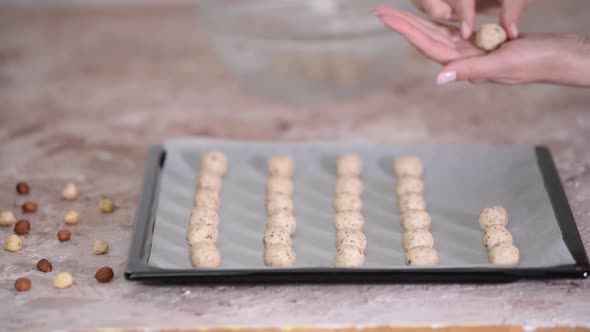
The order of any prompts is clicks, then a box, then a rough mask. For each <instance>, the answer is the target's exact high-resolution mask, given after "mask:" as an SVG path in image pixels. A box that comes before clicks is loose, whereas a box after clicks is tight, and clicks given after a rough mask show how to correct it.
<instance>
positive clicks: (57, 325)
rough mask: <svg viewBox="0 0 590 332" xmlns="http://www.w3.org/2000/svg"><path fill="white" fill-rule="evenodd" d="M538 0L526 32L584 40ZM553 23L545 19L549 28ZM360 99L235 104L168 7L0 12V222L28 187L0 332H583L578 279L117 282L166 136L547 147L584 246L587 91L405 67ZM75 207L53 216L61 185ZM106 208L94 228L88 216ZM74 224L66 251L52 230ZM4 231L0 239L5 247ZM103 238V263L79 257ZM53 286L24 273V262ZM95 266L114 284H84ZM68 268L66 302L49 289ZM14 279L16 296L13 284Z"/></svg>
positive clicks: (580, 14) (184, 18) (577, 23)
mask: <svg viewBox="0 0 590 332" xmlns="http://www.w3.org/2000/svg"><path fill="white" fill-rule="evenodd" d="M555 3H556V2H553V1H549V0H545V1H541V0H539V3H538V6H537V7H535V8H534V9H533V10H532V11H531V13H530V15H529V16H527V18H526V19H525V27H526V28H527V29H528V30H540V29H547V30H552V31H578V32H584V33H588V32H590V22H589V21H588V20H587V17H586V13H588V11H589V10H590V2H588V1H583V0H579V1H573V0H571V1H563V2H560V7H559V8H555V7H556V4H555ZM556 13H557V14H556ZM410 55H411V57H409V59H408V61H407V64H406V65H405V66H404V67H403V68H401V69H400V71H398V72H397V73H396V75H392V80H391V82H389V83H388V85H387V86H386V87H384V88H383V89H381V90H378V91H376V92H373V93H371V94H370V95H368V96H366V97H363V98H360V99H356V100H349V101H343V102H340V103H334V104H326V105H321V106H309V107H292V106H287V105H283V104H279V103H273V102H267V101H263V100H259V99H257V98H254V97H251V96H249V95H247V94H246V93H244V92H243V91H242V90H241V89H240V87H239V86H238V85H237V84H236V83H235V82H234V81H233V80H232V79H231V77H230V76H229V75H228V73H227V72H226V71H225V70H224V68H223V67H222V66H221V65H220V64H219V62H218V61H217V59H216V58H215V56H214V55H213V54H212V52H211V50H210V48H209V46H208V44H207V40H206V38H205V36H204V34H203V32H202V31H201V30H199V29H198V27H197V24H196V20H195V15H194V12H193V11H192V10H191V9H190V8H187V7H184V6H176V5H175V6H149V7H126V8H117V9H114V8H109V7H102V8H100V9H89V8H65V7H62V8H45V9H44V8H26V7H0V110H1V111H0V141H1V142H2V143H1V144H0V209H1V210H5V209H10V210H13V211H15V212H19V213H17V217H21V214H20V211H19V206H20V204H21V203H22V202H23V200H24V199H25V197H23V196H17V195H16V193H15V190H14V186H15V183H16V182H17V181H19V180H24V181H27V182H29V183H30V185H31V187H32V192H31V193H30V195H29V196H28V197H26V199H32V200H34V201H36V202H38V204H39V211H38V212H37V213H36V214H33V215H30V216H29V219H30V221H31V224H32V230H31V233H30V234H29V235H27V236H25V237H24V238H23V241H24V249H23V251H21V252H19V253H16V254H13V253H8V252H6V251H1V252H0V298H1V299H3V301H2V302H1V303H0V308H1V310H0V322H1V323H0V325H1V326H2V329H6V330H20V329H64V328H86V327H94V328H96V327H120V328H148V329H157V328H170V327H174V328H188V327H201V326H212V327H219V326H244V327H257V326H292V325H298V326H300V325H316V324H319V325H331V326H334V325H338V326H340V325H342V326H360V325H435V326H439V325H447V324H514V325H523V326H553V325H579V326H590V305H589V304H590V303H589V300H588V299H589V298H590V284H589V283H588V281H586V280H560V281H547V282H517V283H512V284H504V285H338V286H326V285H305V286H304V285H290V286H206V287H205V286H191V285H182V286H179V285H177V286H164V285H150V284H143V283H139V282H129V281H127V280H125V279H124V277H123V273H124V271H125V266H126V254H127V250H128V246H129V237H130V235H131V230H132V226H133V216H134V212H135V208H136V204H137V201H138V198H139V197H138V195H139V191H140V185H141V183H140V182H141V176H142V170H143V163H144V160H145V157H146V152H147V149H148V147H149V145H150V144H155V143H159V142H162V141H163V140H165V139H168V138H173V137H178V136H187V135H195V136H212V137H223V138H230V139H242V140H313V139H370V140H375V141H381V142H390V143H410V142H411V143H439V144H440V143H444V144H456V143H458V144H462V143H470V144H525V145H534V144H545V145H547V146H549V147H550V148H551V149H552V151H553V152H554V154H555V158H556V162H557V166H558V168H559V172H560V174H561V176H562V178H563V180H564V183H565V188H566V191H567V194H568V197H569V199H570V203H571V206H572V209H573V212H574V215H575V217H576V219H577V223H578V226H579V229H580V232H581V234H582V237H583V240H584V244H585V245H586V248H590V148H588V142H590V109H589V107H590V106H589V105H590V93H589V91H588V90H584V89H573V88H565V87H556V86H548V85H535V86H514V87H506V86H496V85H490V86H471V85H467V84H458V85H453V86H449V87H444V88H440V87H437V86H436V85H435V84H434V78H435V73H436V71H437V68H438V66H436V65H433V64H430V63H429V62H428V61H426V60H425V59H424V58H422V57H421V56H419V55H418V54H417V53H411V54H410ZM70 181H72V182H75V183H77V184H78V186H79V188H80V191H81V197H80V199H78V200H77V201H74V202H65V201H63V200H62V199H61V196H60V193H61V189H62V187H63V185H64V184H65V183H66V182H70ZM104 196H107V197H111V198H112V199H114V201H115V202H116V204H117V205H118V206H119V209H118V210H116V211H115V212H114V213H113V214H108V215H103V214H101V213H100V212H99V211H98V208H97V202H98V200H99V199H100V198H101V197H104ZM72 209H73V210H77V211H79V212H80V214H81V221H80V223H79V225H77V226H75V227H71V229H72V231H73V235H72V239H71V240H70V241H69V242H65V243H59V242H58V241H57V239H56V237H55V233H56V232H57V230H58V229H59V228H61V227H62V226H63V222H62V221H61V218H62V215H63V213H65V212H66V211H68V210H72ZM10 233H11V229H8V228H2V229H0V237H1V238H2V239H4V238H5V237H6V236H8V234H10ZM95 239H106V240H107V241H109V242H110V244H111V251H110V252H109V253H108V254H107V255H105V256H95V255H93V253H92V250H91V245H92V242H93V241H94V240H95ZM43 257H46V258H48V259H50V260H51V261H52V262H53V265H54V272H52V273H51V274H48V275H42V274H41V273H40V272H38V271H36V270H35V269H34V266H35V263H36V261H37V260H38V259H40V258H43ZM103 265H110V266H111V267H113V269H114V270H115V279H114V280H113V281H112V282H111V283H109V284H98V283H97V282H96V281H95V280H94V273H95V271H96V269H97V268H98V267H100V266H103ZM56 271H68V272H70V273H72V274H73V275H74V277H75V279H76V284H75V285H74V287H72V288H70V289H67V290H57V289H55V288H54V287H53V286H52V278H53V276H54V275H55V273H56ZM18 277H28V278H30V279H31V280H32V282H33V287H32V289H31V290H30V291H29V292H26V293H16V292H15V291H14V288H13V284H14V280H15V279H16V278H18Z"/></svg>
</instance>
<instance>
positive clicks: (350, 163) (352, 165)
mask: <svg viewBox="0 0 590 332" xmlns="http://www.w3.org/2000/svg"><path fill="white" fill-rule="evenodd" d="M362 170H363V161H362V160H361V158H359V157H358V156H357V155H354V154H345V155H342V156H340V157H338V160H337V161H336V174H338V176H359V175H361V172H362Z"/></svg>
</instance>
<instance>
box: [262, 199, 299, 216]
mask: <svg viewBox="0 0 590 332" xmlns="http://www.w3.org/2000/svg"><path fill="white" fill-rule="evenodd" d="M278 211H287V212H293V200H292V199H291V197H290V196H287V195H279V194H275V195H272V196H270V197H269V198H268V200H267V201H266V213H267V214H268V215H269V216H270V215H272V214H274V213H276V212H278Z"/></svg>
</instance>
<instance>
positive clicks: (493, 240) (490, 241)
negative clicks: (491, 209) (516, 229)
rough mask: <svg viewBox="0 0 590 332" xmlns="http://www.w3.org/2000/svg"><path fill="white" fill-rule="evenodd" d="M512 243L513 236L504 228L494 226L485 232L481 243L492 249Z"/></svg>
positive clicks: (487, 228)
mask: <svg viewBox="0 0 590 332" xmlns="http://www.w3.org/2000/svg"><path fill="white" fill-rule="evenodd" d="M501 242H506V243H512V235H511V234H510V232H509V231H508V230H507V229H506V227H504V226H498V225H492V226H489V227H486V228H485V229H484V230H483V236H482V237H481V243H482V244H483V246H484V247H486V248H491V247H493V246H495V245H496V244H498V243H501Z"/></svg>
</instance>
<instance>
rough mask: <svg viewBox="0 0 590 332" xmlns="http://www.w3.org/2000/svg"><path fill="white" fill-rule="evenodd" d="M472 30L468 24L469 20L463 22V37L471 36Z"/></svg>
mask: <svg viewBox="0 0 590 332" xmlns="http://www.w3.org/2000/svg"><path fill="white" fill-rule="evenodd" d="M470 32H471V31H469V25H467V22H465V21H463V22H461V36H463V39H467V38H469V33H470Z"/></svg>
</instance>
